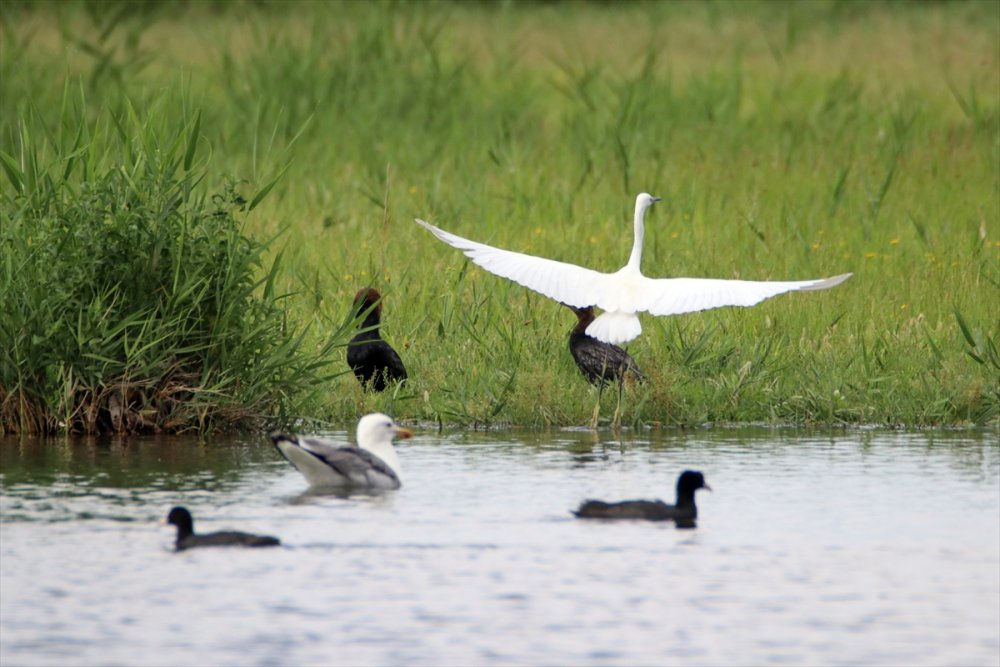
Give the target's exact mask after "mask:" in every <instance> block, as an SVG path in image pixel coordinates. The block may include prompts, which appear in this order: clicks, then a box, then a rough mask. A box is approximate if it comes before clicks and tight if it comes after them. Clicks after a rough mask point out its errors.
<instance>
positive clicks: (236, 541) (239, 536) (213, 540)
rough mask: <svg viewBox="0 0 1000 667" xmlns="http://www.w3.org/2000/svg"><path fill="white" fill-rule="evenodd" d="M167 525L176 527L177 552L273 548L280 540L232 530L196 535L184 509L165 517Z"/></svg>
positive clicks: (189, 516)
mask: <svg viewBox="0 0 1000 667" xmlns="http://www.w3.org/2000/svg"><path fill="white" fill-rule="evenodd" d="M167 523H172V524H173V525H175V526H177V543H176V544H177V550H178V551H183V550H185V549H193V548H194V547H273V546H277V545H279V544H281V540H279V539H278V538H277V537H271V536H270V535H251V534H250V533H241V532H238V531H234V530H224V531H219V532H217V533H205V534H204V535H198V534H196V533H195V532H194V519H192V518H191V512H188V511H187V509H185V508H184V507H175V508H173V509H172V510H170V514H168V515H167Z"/></svg>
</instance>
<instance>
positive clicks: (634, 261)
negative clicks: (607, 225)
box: [627, 202, 646, 271]
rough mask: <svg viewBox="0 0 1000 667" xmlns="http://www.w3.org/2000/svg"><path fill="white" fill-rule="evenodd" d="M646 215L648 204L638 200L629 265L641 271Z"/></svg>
mask: <svg viewBox="0 0 1000 667" xmlns="http://www.w3.org/2000/svg"><path fill="white" fill-rule="evenodd" d="M645 216H646V205H644V204H642V203H640V202H636V204H635V222H634V224H635V241H634V242H633V243H632V254H631V255H629V258H628V264H627V266H628V267H629V268H631V269H635V270H636V271H639V269H640V266H639V265H640V264H642V235H643V233H644V232H645V225H644V224H643V218H644V217H645Z"/></svg>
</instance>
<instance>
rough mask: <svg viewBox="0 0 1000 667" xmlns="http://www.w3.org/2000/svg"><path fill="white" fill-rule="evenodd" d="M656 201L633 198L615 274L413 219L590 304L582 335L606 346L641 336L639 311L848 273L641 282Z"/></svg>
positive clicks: (808, 284)
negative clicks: (627, 249) (593, 312)
mask: <svg viewBox="0 0 1000 667" xmlns="http://www.w3.org/2000/svg"><path fill="white" fill-rule="evenodd" d="M658 201H660V198H659V197H654V196H652V195H649V194H647V193H645V192H643V193H642V194H640V195H639V196H638V197H636V200H635V220H634V226H635V241H634V243H633V245H632V254H631V255H630V256H629V260H628V263H627V264H626V265H625V266H624V267H622V268H621V269H619V270H618V271H615V272H614V273H602V272H600V271H594V270H593V269H586V268H584V267H582V266H576V265H575V264H569V263H566V262H558V261H555V260H552V259H545V258H543V257H535V256H533V255H525V254H523V253H519V252H512V251H510V250H503V249H501V248H494V247H492V246H488V245H485V244H483V243H477V242H476V241H470V240H469V239H465V238H462V237H461V236H456V235H455V234H452V233H450V232H446V231H444V230H443V229H439V228H438V227H435V226H434V225H432V224H430V223H428V222H426V221H424V220H420V219H417V221H416V222H417V224H419V225H421V226H423V227H426V228H427V229H428V230H430V231H431V233H433V234H434V236H436V237H438V238H439V239H441V240H442V241H444V242H445V243H447V244H448V245H450V246H454V247H455V248H458V249H459V250H462V251H463V252H464V253H465V255H466V256H467V257H468V258H469V259H471V260H472V261H473V262H474V263H475V264H478V265H479V266H481V267H482V268H484V269H486V270H487V271H489V272H490V273H494V274H496V275H498V276H500V277H502V278H507V279H509V280H513V281H514V282H516V283H518V284H519V285H523V286H525V287H527V288H529V289H532V290H534V291H536V292H538V293H539V294H543V295H545V296H547V297H549V298H551V299H555V300H556V301H559V302H562V303H564V304H566V305H569V306H576V307H577V308H585V307H587V306H597V307H598V308H600V309H601V310H603V311H604V312H603V313H601V315H600V316H599V317H598V318H597V319H595V320H594V321H593V322H592V323H591V324H590V326H588V327H587V335H589V336H592V337H594V338H596V339H598V340H601V341H604V342H605V343H611V344H612V345H618V344H620V343H627V342H628V341H630V340H632V339H634V338H635V337H636V336H638V335H639V334H640V333H642V325H641V324H640V323H639V316H638V314H639V313H641V312H648V313H650V314H652V315H679V314H681V313H692V312H695V311H699V310H708V309H710V308H720V307H722V306H753V305H755V304H757V303H760V302H761V301H763V300H764V299H767V298H770V297H772V296H777V295H778V294H783V293H785V292H794V291H804V290H820V289H827V288H829V287H833V286H835V285H839V284H840V283H842V282H844V281H845V280H847V279H848V278H850V277H851V275H852V274H850V273H845V274H842V275H839V276H835V277H833V278H820V279H817V280H799V281H753V280H724V279H717V278H647V277H646V276H644V275H642V271H640V264H641V262H642V236H643V232H644V224H643V219H644V218H645V216H646V209H648V208H649V207H650V206H652V205H653V204H654V203H656V202H658Z"/></svg>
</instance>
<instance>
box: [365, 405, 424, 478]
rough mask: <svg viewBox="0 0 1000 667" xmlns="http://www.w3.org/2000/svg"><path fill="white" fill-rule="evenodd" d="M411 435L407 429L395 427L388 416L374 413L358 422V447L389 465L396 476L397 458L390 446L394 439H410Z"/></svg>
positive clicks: (394, 450) (394, 423) (398, 470)
mask: <svg viewBox="0 0 1000 667" xmlns="http://www.w3.org/2000/svg"><path fill="white" fill-rule="evenodd" d="M410 437H413V433H411V432H410V431H409V429H405V428H403V427H402V426H397V425H396V422H394V421H392V418H391V417H389V416H388V415H384V414H382V413H381V412H375V413H372V414H370V415H365V416H364V417H362V418H361V421H359V422H358V447H360V448H362V449H367V450H368V451H370V452H371V453H372V454H374V455H375V456H377V457H379V458H380V459H382V460H383V461H385V462H386V463H388V464H389V467H391V468H392V469H393V470H395V471H396V474H399V472H400V467H399V457H397V456H396V449H395V448H394V447H393V446H392V441H393V439H394V438H410Z"/></svg>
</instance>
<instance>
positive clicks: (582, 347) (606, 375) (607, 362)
mask: <svg viewBox="0 0 1000 667" xmlns="http://www.w3.org/2000/svg"><path fill="white" fill-rule="evenodd" d="M567 308H569V309H570V310H572V311H573V312H574V313H576V317H577V323H576V327H574V328H573V331H571V332H570V334H569V351H570V354H572V355H573V360H574V361H575V362H576V367H577V368H579V369H580V372H581V373H583V376H584V377H585V378H587V380H588V381H589V382H590V383H591V384H604V383H605V382H621V381H622V380H623V379H624V378H625V376H626V375H628V376H630V377H632V378H634V379H635V380H636V381H638V382H643V381H645V379H646V376H645V375H643V374H642V371H640V370H639V366H638V365H637V364H636V363H635V360H634V359H633V358H632V357H630V356H629V354H628V352H626V351H625V350H623V349H621V348H620V347H618V346H617V345H612V344H611V343H605V342H604V341H600V340H597V339H596V338H594V337H592V336H588V335H587V327H589V326H590V323H591V322H593V321H594V308H593V306H587V307H586V308H576V307H574V306H567Z"/></svg>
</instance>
